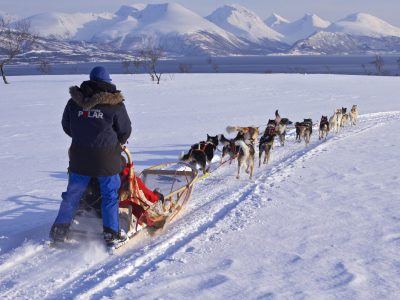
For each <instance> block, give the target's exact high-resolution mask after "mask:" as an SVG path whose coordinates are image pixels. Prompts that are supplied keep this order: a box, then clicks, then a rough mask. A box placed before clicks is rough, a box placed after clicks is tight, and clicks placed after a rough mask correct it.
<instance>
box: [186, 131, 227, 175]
mask: <svg viewBox="0 0 400 300" xmlns="http://www.w3.org/2000/svg"><path fill="white" fill-rule="evenodd" d="M219 137H220V135H216V136H210V135H208V134H207V140H206V141H201V142H199V143H197V144H194V145H192V146H191V147H190V150H189V152H188V153H186V154H183V155H181V157H180V160H181V161H184V162H187V163H190V164H193V165H196V164H198V165H199V166H200V168H201V170H202V171H203V174H206V173H207V172H208V171H209V169H210V163H211V160H212V159H213V157H214V153H215V150H216V149H217V146H218V141H219ZM207 164H208V167H207ZM206 167H207V168H206Z"/></svg>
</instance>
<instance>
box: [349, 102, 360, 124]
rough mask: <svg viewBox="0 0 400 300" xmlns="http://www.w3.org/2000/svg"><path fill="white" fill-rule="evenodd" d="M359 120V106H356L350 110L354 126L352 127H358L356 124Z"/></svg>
mask: <svg viewBox="0 0 400 300" xmlns="http://www.w3.org/2000/svg"><path fill="white" fill-rule="evenodd" d="M357 118H358V108H357V105H356V104H354V105H353V106H352V107H351V110H350V120H351V125H352V126H353V125H356V123H357Z"/></svg>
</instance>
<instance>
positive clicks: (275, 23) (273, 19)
mask: <svg viewBox="0 0 400 300" xmlns="http://www.w3.org/2000/svg"><path fill="white" fill-rule="evenodd" d="M264 23H265V24H267V26H269V27H271V28H277V29H278V28H279V26H280V25H282V24H288V23H290V21H288V20H286V19H285V18H284V17H282V16H280V15H278V14H276V13H273V14H272V15H270V16H269V17H268V18H267V19H265V20H264Z"/></svg>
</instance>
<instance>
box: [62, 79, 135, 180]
mask: <svg viewBox="0 0 400 300" xmlns="http://www.w3.org/2000/svg"><path fill="white" fill-rule="evenodd" d="M70 94H71V99H70V100H69V101H68V103H67V105H66V107H65V110H64V114H63V117H62V126H63V129H64V131H65V133H66V134H68V135H69V136H70V137H71V138H72V142H71V147H70V150H69V158H70V163H69V171H70V172H74V173H78V174H81V175H87V176H93V177H97V176H111V175H115V174H117V173H119V172H120V170H121V144H125V143H126V141H127V139H128V138H129V136H130V134H131V130H132V127H131V121H130V119H129V116H128V113H127V111H126V108H125V105H124V103H123V101H124V98H123V96H122V94H121V92H120V91H118V90H117V89H116V87H115V85H113V84H111V83H107V82H103V81H92V80H89V81H84V82H83V83H82V84H81V86H80V87H77V86H73V87H71V88H70Z"/></svg>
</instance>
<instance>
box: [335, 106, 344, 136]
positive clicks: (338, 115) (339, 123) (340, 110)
mask: <svg viewBox="0 0 400 300" xmlns="http://www.w3.org/2000/svg"><path fill="white" fill-rule="evenodd" d="M342 118H343V108H338V109H337V110H336V122H337V131H339V129H340V127H342Z"/></svg>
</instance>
